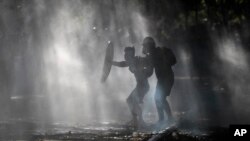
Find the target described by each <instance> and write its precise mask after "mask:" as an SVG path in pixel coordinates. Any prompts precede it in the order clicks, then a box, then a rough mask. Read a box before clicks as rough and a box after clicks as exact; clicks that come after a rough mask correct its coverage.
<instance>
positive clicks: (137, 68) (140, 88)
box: [112, 47, 153, 127]
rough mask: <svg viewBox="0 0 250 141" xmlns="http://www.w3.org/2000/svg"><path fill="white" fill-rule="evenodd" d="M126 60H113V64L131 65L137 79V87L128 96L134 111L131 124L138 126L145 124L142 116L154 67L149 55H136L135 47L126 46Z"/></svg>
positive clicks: (130, 68) (129, 103)
mask: <svg viewBox="0 0 250 141" xmlns="http://www.w3.org/2000/svg"><path fill="white" fill-rule="evenodd" d="M124 52H125V53H124V59H125V61H121V62H117V61H112V65H114V66H118V67H129V70H130V72H132V73H133V74H134V76H135V79H136V82H137V84H136V87H135V89H134V90H133V91H132V92H131V94H130V95H129V97H128V98H127V103H128V106H129V108H130V111H131V113H132V116H133V118H132V120H131V121H130V124H134V125H135V126H136V127H138V125H139V126H143V125H145V122H144V121H143V117H142V108H141V106H142V103H143V98H144V96H145V95H146V93H147V92H148V91H149V83H148V78H149V77H150V76H151V75H152V74H153V67H152V66H151V65H150V63H149V61H148V60H147V57H139V56H135V48H134V47H126V48H125V50H124Z"/></svg>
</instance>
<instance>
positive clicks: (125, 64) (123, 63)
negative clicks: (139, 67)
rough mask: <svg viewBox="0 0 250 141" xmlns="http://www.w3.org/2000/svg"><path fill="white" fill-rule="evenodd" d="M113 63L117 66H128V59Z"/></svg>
mask: <svg viewBox="0 0 250 141" xmlns="http://www.w3.org/2000/svg"><path fill="white" fill-rule="evenodd" d="M112 65H114V66H117V67H128V64H127V63H126V61H121V62H117V61H112Z"/></svg>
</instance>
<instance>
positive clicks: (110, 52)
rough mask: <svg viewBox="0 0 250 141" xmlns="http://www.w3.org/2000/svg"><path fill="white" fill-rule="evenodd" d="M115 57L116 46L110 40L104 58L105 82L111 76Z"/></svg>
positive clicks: (103, 76) (102, 79) (103, 74)
mask: <svg viewBox="0 0 250 141" xmlns="http://www.w3.org/2000/svg"><path fill="white" fill-rule="evenodd" d="M113 57H114V46H113V43H112V42H109V43H108V46H107V48H106V55H105V58H104V64H103V70H102V78H101V82H105V81H106V80H107V78H108V76H109V73H110V70H111V67H112V61H113Z"/></svg>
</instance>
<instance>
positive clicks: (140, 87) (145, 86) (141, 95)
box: [137, 83, 149, 125]
mask: <svg viewBox="0 0 250 141" xmlns="http://www.w3.org/2000/svg"><path fill="white" fill-rule="evenodd" d="M137 90H138V93H137V98H138V99H137V106H138V114H137V115H138V121H139V122H140V125H145V122H144V120H143V116H142V106H143V98H144V96H145V95H146V93H147V92H148V90H149V84H148V83H143V84H142V85H138V87H137Z"/></svg>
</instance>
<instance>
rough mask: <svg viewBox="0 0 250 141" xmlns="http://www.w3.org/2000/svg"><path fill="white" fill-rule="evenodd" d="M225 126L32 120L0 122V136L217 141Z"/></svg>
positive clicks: (30, 140)
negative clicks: (138, 125)
mask: <svg viewBox="0 0 250 141" xmlns="http://www.w3.org/2000/svg"><path fill="white" fill-rule="evenodd" d="M227 132H228V131H227V128H221V127H213V128H212V127H211V128H206V129H201V128H200V129H198V128H196V129H185V128H181V127H180V126H179V125H178V126H176V125H175V126H171V127H167V128H165V129H163V130H159V131H155V130H154V129H146V128H141V129H138V130H135V129H134V128H133V127H131V126H126V125H124V124H119V123H108V122H106V123H92V124H85V125H82V124H66V123H63V122H61V123H59V122H58V123H54V124H46V125H45V124H42V123H39V122H31V121H22V120H15V121H8V122H7V121H5V122H3V121H2V122H1V123H0V140H6V141H7V140H27V141H64V140H67V141H164V140H167V141H207V140H208V141H216V140H222V139H225V137H227Z"/></svg>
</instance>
